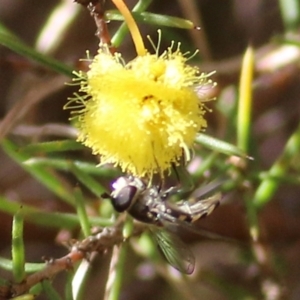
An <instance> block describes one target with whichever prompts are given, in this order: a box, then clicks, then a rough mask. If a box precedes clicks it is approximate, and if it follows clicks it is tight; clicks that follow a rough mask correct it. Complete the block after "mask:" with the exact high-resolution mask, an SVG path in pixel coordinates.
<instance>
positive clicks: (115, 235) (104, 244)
mask: <svg viewBox="0 0 300 300" xmlns="http://www.w3.org/2000/svg"><path fill="white" fill-rule="evenodd" d="M140 233H141V228H137V229H136V230H135V235H136V234H140ZM122 241H123V235H122V230H121V229H120V227H110V228H104V229H103V230H102V231H101V232H99V233H98V234H96V235H93V236H89V237H87V238H86V239H84V240H82V241H76V242H74V243H73V245H72V246H71V250H70V253H68V254H67V255H65V256H63V257H61V258H58V259H50V260H49V261H48V262H47V264H46V266H45V268H44V269H43V270H41V271H39V272H36V273H34V274H31V275H29V276H28V277H27V278H26V280H25V281H24V282H22V283H20V284H12V285H11V286H10V287H6V286H5V287H1V288H0V299H1V297H3V299H8V298H9V297H16V296H19V295H22V294H25V293H26V292H28V291H29V289H30V288H32V287H33V286H34V285H36V284H37V283H39V282H41V281H43V280H45V279H49V278H52V277H53V276H55V275H56V274H58V273H59V272H61V271H65V270H70V269H72V268H73V265H74V264H75V263H77V262H79V261H80V260H82V259H84V258H89V256H90V255H91V254H92V253H93V252H95V251H96V252H100V253H103V252H105V251H106V250H107V249H109V248H111V247H113V246H114V245H116V244H120V243H121V242H122Z"/></svg>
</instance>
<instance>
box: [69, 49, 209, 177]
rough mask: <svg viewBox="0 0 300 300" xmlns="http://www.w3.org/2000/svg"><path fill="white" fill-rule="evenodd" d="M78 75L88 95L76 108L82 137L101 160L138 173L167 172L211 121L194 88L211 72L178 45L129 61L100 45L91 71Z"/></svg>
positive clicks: (80, 136)
mask: <svg viewBox="0 0 300 300" xmlns="http://www.w3.org/2000/svg"><path fill="white" fill-rule="evenodd" d="M79 76H81V92H84V93H86V94H87V95H88V98H87V99H85V98H84V99H82V98H81V102H82V103H83V108H82V109H80V110H78V111H77V112H76V111H75V113H77V114H78V125H77V126H78V128H79V132H80V134H79V137H78V140H79V141H81V142H82V143H83V144H85V145H86V146H88V147H91V148H92V150H93V153H94V154H99V155H100V159H101V164H105V163H113V164H114V165H116V166H120V167H121V169H122V170H123V171H124V172H128V173H130V174H132V175H134V176H139V177H142V176H152V175H153V174H154V173H159V174H160V175H161V176H164V175H163V173H164V172H165V171H167V170H169V169H170V167H171V164H172V163H175V164H176V163H178V161H179V159H180V157H181V156H182V155H183V149H187V148H192V146H193V142H194V139H195V136H196V134H197V133H198V132H199V130H201V129H202V128H204V127H206V121H205V119H204V118H203V114H204V112H205V111H204V107H203V104H202V102H201V101H200V99H199V96H198V95H197V94H196V92H195V91H194V89H193V86H194V85H197V84H198V85H200V84H202V83H203V82H205V81H206V77H205V75H203V74H202V75H199V72H198V69H196V68H193V67H191V66H188V65H186V58H185V57H184V56H183V55H182V53H181V52H179V51H178V50H177V51H175V52H174V53H172V52H171V49H168V51H166V52H165V53H163V54H162V55H161V56H158V55H151V54H146V55H144V56H138V57H137V58H136V59H134V60H133V61H131V62H129V63H128V64H126V65H125V64H124V63H123V61H122V59H121V56H120V54H115V55H111V54H109V53H107V52H106V51H105V50H100V51H99V53H98V55H97V56H96V57H95V58H94V60H93V62H92V63H91V65H90V70H89V71H88V72H87V74H86V75H83V74H81V75H79ZM74 107H75V105H74ZM69 108H71V109H72V103H70V105H69Z"/></svg>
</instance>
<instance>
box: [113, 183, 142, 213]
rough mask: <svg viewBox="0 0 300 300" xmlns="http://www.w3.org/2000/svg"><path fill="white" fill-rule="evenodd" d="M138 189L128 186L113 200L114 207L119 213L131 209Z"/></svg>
mask: <svg viewBox="0 0 300 300" xmlns="http://www.w3.org/2000/svg"><path fill="white" fill-rule="evenodd" d="M136 193H137V187H135V186H132V185H128V186H125V187H123V188H122V189H121V190H120V191H118V193H117V194H116V195H114V196H113V197H112V198H111V202H112V205H113V207H114V209H115V210H116V211H117V212H123V211H125V210H126V209H128V208H129V206H130V205H131V203H132V201H133V199H134V197H135V195H136Z"/></svg>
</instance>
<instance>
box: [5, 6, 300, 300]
mask: <svg viewBox="0 0 300 300" xmlns="http://www.w3.org/2000/svg"><path fill="white" fill-rule="evenodd" d="M106 2H107V3H105V5H104V8H105V10H106V9H107V10H109V9H114V7H113V5H112V3H110V1H106ZM126 3H127V4H128V6H129V7H130V8H132V7H133V6H134V5H135V4H136V1H132V0H128V1H126ZM147 11H149V12H153V13H157V14H162V15H170V16H176V17H181V18H185V19H189V20H192V21H193V22H194V24H195V26H200V27H201V30H193V29H191V30H186V29H176V28H172V27H161V26H157V25H155V24H146V23H141V24H139V25H140V27H141V30H142V32H143V35H146V34H149V35H151V36H152V37H153V40H154V41H155V40H156V36H157V29H158V28H161V29H162V32H163V42H162V44H163V46H161V49H164V48H165V45H169V44H170V41H171V40H176V41H181V42H182V49H183V50H184V51H190V52H193V51H194V50H195V49H199V50H200V51H199V54H198V55H197V56H196V57H195V58H194V59H193V63H194V64H197V65H198V66H199V68H200V69H201V70H203V71H206V72H211V71H216V73H215V74H214V75H213V80H214V81H216V82H217V84H218V85H217V87H216V89H215V90H214V94H213V96H214V97H216V101H211V102H209V103H207V106H208V107H209V108H210V109H212V110H213V111H212V112H211V113H207V117H208V128H207V131H206V133H207V134H209V135H211V136H213V137H216V138H219V139H222V140H224V141H226V142H228V143H233V144H235V143H236V132H237V124H236V113H237V111H236V104H237V101H238V92H239V81H240V72H241V66H242V57H243V55H244V53H245V51H246V49H247V47H248V46H249V45H252V47H253V48H254V51H255V62H254V63H255V73H254V80H253V100H252V101H253V103H252V110H253V111H252V125H251V137H250V149H249V153H248V154H249V155H250V156H252V157H253V158H254V160H252V161H246V162H244V163H245V164H244V165H243V166H235V167H236V169H234V170H233V169H230V171H228V174H229V176H230V177H231V178H233V179H234V178H236V177H237V178H239V180H238V182H239V183H238V184H236V185H233V187H231V188H230V187H228V188H227V190H226V191H225V192H224V193H223V194H224V197H223V200H222V203H221V205H220V207H219V208H218V209H217V210H216V211H215V212H214V213H213V214H212V215H211V216H209V217H208V218H206V219H203V220H201V221H199V222H198V223H197V224H196V225H195V226H199V227H201V228H205V229H207V230H209V231H210V232H213V233H217V234H219V235H221V236H223V237H224V238H225V239H224V240H211V239H208V238H205V237H199V236H197V235H195V234H194V233H188V234H187V233H184V240H185V242H186V243H187V244H188V245H189V247H190V248H191V249H192V251H193V252H194V254H195V257H196V260H197V264H196V270H195V273H194V274H193V275H192V276H190V277H189V278H188V279H189V280H188V287H189V288H190V289H191V290H192V291H193V292H192V293H191V294H190V293H189V292H188V293H187V294H185V293H179V292H178V290H177V289H178V286H177V289H176V281H175V280H173V281H170V280H166V278H165V277H164V276H161V275H159V274H158V273H156V272H155V271H153V270H152V269H151V266H149V263H147V260H144V259H141V258H140V257H139V256H138V255H137V254H136V253H135V252H134V251H133V250H129V252H128V259H127V261H126V268H125V272H126V273H125V274H126V276H125V278H124V282H123V285H122V289H121V296H120V299H130V300H138V299H143V298H145V297H147V299H205V300H206V299H207V300H210V299H213V300H223V299H268V300H277V299H291V300H297V299H300V268H299V266H300V239H299V238H300V198H299V197H300V186H299V180H300V173H299V170H300V157H299V143H300V142H299V140H300V137H299V135H300V132H299V129H298V128H297V127H298V126H299V116H300V102H299V97H300V76H299V75H300V72H299V58H300V48H299V45H300V44H299V42H300V39H299V29H300V27H299V26H300V3H299V1H296V0H295V1H291V0H289V1H285V0H281V1H280V0H251V1H246V0H177V1H159V0H153V1H152V3H151V4H150V6H149V8H148V9H147ZM0 22H1V23H2V24H3V25H4V26H5V27H7V28H8V29H9V30H10V31H11V32H13V33H14V34H15V35H16V36H17V37H19V38H20V39H21V40H22V41H23V42H24V43H25V44H27V45H28V46H30V47H32V48H34V49H36V50H37V51H39V52H41V53H43V54H44V55H45V56H50V57H54V58H56V59H57V60H58V61H60V62H62V63H64V64H66V65H68V66H70V67H71V68H72V69H77V68H78V67H79V66H80V65H79V60H80V59H81V58H84V57H86V50H89V51H90V53H91V55H93V54H95V53H96V51H97V48H98V43H99V40H98V38H97V37H96V35H95V33H96V26H95V22H94V19H93V18H92V17H91V15H90V12H89V11H88V10H87V9H86V8H85V7H84V6H81V5H79V4H76V3H73V1H71V0H62V1H55V0H49V1H38V0H32V1H18V0H14V1H11V0H1V2H0ZM119 25H120V23H119V22H115V21H110V22H108V23H107V26H108V30H109V32H110V34H111V35H113V34H114V32H115V31H116V29H117V28H118V26H119ZM118 51H120V52H121V53H122V54H123V56H124V57H125V58H126V59H132V58H133V57H134V56H135V52H134V47H133V45H132V42H131V38H130V36H127V37H126V38H125V39H124V41H123V42H122V44H121V46H120V47H119V48H118ZM69 81H70V79H69V78H68V77H67V76H65V75H61V74H58V73H57V72H54V71H53V70H50V69H49V68H47V67H45V66H44V65H43V64H40V63H38V61H34V60H30V59H28V58H27V57H24V56H22V55H19V54H17V53H15V52H13V51H11V50H10V49H8V48H7V47H5V46H0V95H1V102H0V116H1V119H2V121H1V123H0V138H1V139H2V140H3V139H10V140H12V141H13V142H14V143H15V145H17V146H18V147H20V148H21V147H23V146H26V145H28V144H31V143H35V142H42V141H53V140H59V139H65V138H70V137H74V135H75V133H74V132H72V130H71V128H69V127H68V125H69V120H68V119H69V111H65V110H63V106H64V105H65V104H66V101H67V98H68V97H70V96H71V95H72V93H73V92H74V91H75V90H76V89H74V88H73V87H71V86H66V85H65V83H66V82H69ZM60 126H61V127H60ZM291 136H293V137H294V143H295V144H293V146H292V150H291V148H288V147H289V144H288V141H290V140H289V139H290V137H291ZM293 147H294V148H293ZM297 147H298V148H297ZM4 150H5V149H4ZM293 150H294V152H293ZM289 151H291V153H290V155H285V156H284V157H283V153H285V154H286V153H287V152H288V153H289ZM205 153H206V154H203V153H202V152H201V151H200V152H199V153H197V154H198V155H199V157H202V155H204V156H205V155H209V154H207V153H209V151H207V152H205ZM297 154H298V155H297ZM39 155H40V157H46V156H47V155H46V154H45V153H35V154H34V156H39ZM53 157H57V156H55V155H54V156H53ZM59 157H60V158H63V159H65V160H72V159H77V158H80V159H82V160H84V161H89V162H92V163H95V164H96V163H97V158H96V157H92V155H91V154H90V152H89V150H88V149H87V150H84V151H78V152H76V151H75V152H74V151H72V152H68V151H66V152H62V153H59ZM281 158H284V159H281ZM218 161H220V162H222V161H223V165H226V166H228V165H234V162H233V160H232V159H230V158H228V157H227V156H225V155H223V156H222V155H221V156H219V158H218ZM0 164H1V168H0V191H1V196H2V197H3V199H4V198H5V199H6V201H10V202H13V203H18V204H20V205H29V206H33V207H37V208H38V209H40V210H43V211H47V212H71V213H75V210H74V208H73V207H71V206H70V205H68V204H67V203H66V202H65V201H61V199H60V198H59V197H58V196H57V194H55V193H53V192H52V191H50V190H49V189H48V188H46V187H45V185H42V184H41V183H39V182H38V180H36V178H34V177H33V176H31V174H30V171H28V169H26V167H25V168H24V166H20V163H17V162H16V159H12V156H11V155H8V152H7V150H5V151H3V150H1V152H0ZM274 165H275V166H277V168H278V167H279V168H280V167H281V168H282V169H283V171H282V172H281V173H280V175H278V177H276V176H275V178H274V180H275V181H276V188H275V189H274V191H273V192H272V193H271V194H270V196H269V197H267V198H266V200H265V201H264V203H262V204H261V205H259V210H258V211H257V217H258V221H257V222H258V223H257V224H258V226H259V232H260V233H259V239H258V241H257V242H252V241H251V237H250V233H251V231H250V228H251V227H250V225H249V224H250V223H249V214H250V211H251V209H250V210H249V203H248V204H247V198H248V200H249V197H250V201H251V199H252V198H251V196H249V195H252V196H253V195H255V192H256V191H257V188H258V187H259V186H260V185H261V183H262V181H263V180H264V178H266V176H268V173H267V172H268V171H269V170H270V169H271V168H272V167H274ZM214 170H217V171H216V172H217V173H213V172H214ZM218 170H219V168H218V166H214V165H211V167H210V168H209V170H208V171H207V172H206V173H205V174H204V176H208V177H212V178H217V177H218V172H219V171H218ZM49 172H50V173H51V172H54V171H53V170H52V169H50V168H49ZM207 174H209V175H207ZM269 175H270V174H269ZM55 176H56V178H58V179H59V180H60V181H61V184H62V186H64V187H65V188H66V190H67V189H71V188H72V187H74V186H75V185H77V184H78V180H77V179H76V177H75V176H72V175H71V174H69V173H67V172H62V171H55ZM235 176H236V177H235ZM264 176H265V177H264ZM113 178H114V176H110V177H108V178H105V179H103V182H104V184H105V185H106V186H109V182H110V181H111V180H112V179H113ZM249 191H250V192H249ZM85 193H86V199H87V201H88V203H89V204H91V205H92V206H96V205H97V206H99V205H100V204H99V203H98V201H99V199H97V197H95V196H94V195H91V193H89V191H87V190H85ZM1 199H2V198H1ZM1 199H0V241H1V242H0V255H1V257H6V258H8V259H10V257H11V253H10V252H11V228H12V214H13V212H12V211H9V210H8V209H6V208H5V205H1V201H2V200H1ZM3 203H4V202H3ZM250 205H251V204H250ZM77 231H78V229H77ZM77 231H76V230H73V231H67V230H63V229H59V228H54V227H51V226H48V227H47V226H41V225H38V224H37V223H35V222H34V220H30V219H29V220H26V218H25V227H24V243H25V250H26V261H28V262H41V261H42V259H41V258H42V257H53V258H58V257H61V256H63V255H65V254H66V253H67V249H66V248H64V247H63V246H61V241H62V240H67V239H69V238H72V237H75V236H76V234H77ZM62 236H63V237H62ZM226 238H230V239H234V240H235V241H236V242H227V241H226ZM108 264H109V257H108V256H104V257H99V258H98V259H97V260H96V261H93V265H92V268H91V274H90V276H89V279H88V282H87V284H86V286H87V289H86V290H85V292H84V297H83V298H82V299H91V300H92V299H102V297H103V293H104V289H105V282H106V279H107V272H108V271H107V267H108ZM149 268H150V271H149V270H148V269H149ZM147 270H148V271H147ZM71 273H72V271H71ZM0 274H1V277H2V278H5V279H9V280H11V279H13V278H12V275H11V272H9V271H1V272H0ZM68 276H70V275H68V274H67V273H66V272H65V273H63V274H59V275H58V276H57V277H55V278H54V279H53V285H54V287H55V289H57V291H58V292H59V293H60V294H61V295H62V296H61V297H62V298H61V299H65V296H63V295H64V286H65V282H66V281H67V277H68ZM60 278H61V280H60ZM184 289H186V287H185V288H184ZM37 299H48V296H47V295H45V293H41V294H40V296H38V298H37ZM50 299H51V298H50ZM66 299H67V298H66Z"/></svg>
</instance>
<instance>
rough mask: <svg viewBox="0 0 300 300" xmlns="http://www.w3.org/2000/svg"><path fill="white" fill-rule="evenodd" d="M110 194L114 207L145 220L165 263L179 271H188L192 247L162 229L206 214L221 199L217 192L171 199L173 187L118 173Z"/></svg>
mask: <svg viewBox="0 0 300 300" xmlns="http://www.w3.org/2000/svg"><path fill="white" fill-rule="evenodd" d="M112 187H113V191H112V193H111V195H110V196H108V195H106V197H108V198H110V199H111V202H112V205H113V207H114V209H115V210H116V211H118V212H124V211H127V212H128V213H129V214H130V215H131V216H132V217H133V218H134V219H136V220H138V221H140V222H143V223H147V224H149V225H154V226H149V227H150V230H151V231H152V232H153V234H154V237H155V239H156V241H157V244H158V246H159V248H160V250H161V252H162V253H163V255H164V257H165V258H166V260H167V261H168V263H169V264H170V265H171V266H173V267H174V268H175V269H177V270H179V271H180V272H182V273H186V274H191V273H193V271H194V267H195V258H194V255H193V253H192V252H191V250H189V248H188V247H187V246H186V245H185V244H184V243H183V242H182V241H181V240H180V239H179V238H177V237H176V236H175V235H174V234H171V233H170V232H169V231H166V230H164V228H168V227H170V225H180V224H181V225H184V226H185V227H188V226H191V224H192V223H193V222H194V221H196V220H198V219H200V218H203V217H205V216H207V215H209V214H210V213H211V212H212V211H213V210H214V209H215V208H216V207H217V206H218V205H219V202H220V198H221V195H220V193H217V194H215V195H214V196H212V197H209V198H206V199H202V200H197V201H194V202H191V201H181V202H176V203H172V202H170V201H169V200H168V198H169V197H170V194H171V193H174V188H171V189H169V190H165V191H164V190H161V189H160V187H158V186H155V185H154V186H147V185H146V184H145V182H143V181H142V180H141V179H140V178H137V177H133V176H128V177H119V178H118V179H117V180H116V181H115V182H114V183H113V185H112Z"/></svg>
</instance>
